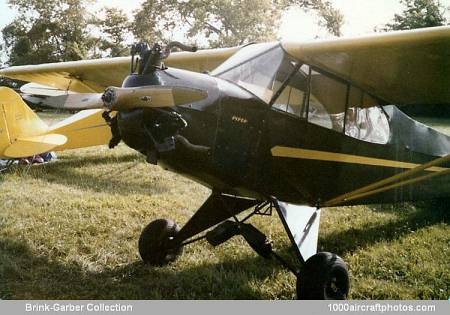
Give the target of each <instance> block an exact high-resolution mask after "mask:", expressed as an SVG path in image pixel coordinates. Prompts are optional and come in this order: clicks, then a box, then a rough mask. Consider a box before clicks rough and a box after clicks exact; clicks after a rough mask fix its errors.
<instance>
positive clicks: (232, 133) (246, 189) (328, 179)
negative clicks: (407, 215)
mask: <svg viewBox="0 0 450 315" xmlns="http://www.w3.org/2000/svg"><path fill="white" fill-rule="evenodd" d="M310 76H311V72H310ZM309 84H311V83H309ZM144 85H168V86H189V87H192V88H198V89H202V90H205V91H207V93H208V97H207V98H206V99H204V100H202V101H199V102H196V103H192V104H187V105H183V106H177V107H174V108H171V109H167V111H168V112H170V111H175V112H177V113H178V114H179V115H180V116H181V117H182V118H183V119H184V121H185V122H186V123H187V126H186V127H183V128H179V129H177V130H175V129H176V128H175V129H174V128H172V127H173V126H172V127H171V128H168V129H167V130H166V129H165V127H164V124H167V120H170V119H168V118H167V117H166V118H164V117H165V113H164V110H162V111H157V112H155V110H154V109H145V110H144V109H135V110H132V111H129V112H120V113H119V114H118V125H119V129H120V133H121V137H122V139H123V141H124V142H125V143H126V144H128V145H129V146H130V147H132V148H134V149H136V150H138V151H139V152H141V153H143V154H146V155H147V154H149V153H148V152H149V148H151V150H155V142H156V143H157V144H156V151H157V161H158V164H159V165H161V166H163V167H164V168H166V169H169V170H172V171H175V172H177V173H180V174H183V175H185V176H188V177H190V178H192V179H194V180H196V181H197V182H200V183H202V184H204V185H206V186H208V187H210V188H211V189H214V190H217V191H220V192H223V193H228V194H233V195H239V196H244V197H250V198H256V199H260V200H262V199H266V198H268V197H269V196H275V197H277V198H278V199H279V200H283V201H287V202H291V203H296V204H307V205H318V204H320V203H322V202H324V201H327V200H330V199H332V198H334V197H336V196H339V195H342V194H344V193H347V192H350V191H353V190H355V189H358V188H361V187H364V186H367V185H370V184H372V183H374V182H378V181H380V180H382V179H385V178H388V177H390V176H393V175H396V174H399V173H401V172H403V171H405V170H408V169H412V168H414V167H416V166H418V165H420V164H423V163H425V162H428V161H431V160H433V159H435V158H437V157H439V156H443V155H446V154H448V153H450V152H449V151H450V150H449V148H450V140H449V138H448V137H446V136H444V135H441V134H439V133H437V132H436V131H434V130H432V129H430V128H428V127H426V126H423V125H421V124H419V123H417V122H415V121H413V120H411V119H410V118H408V117H407V116H405V115H404V114H403V113H402V112H400V111H399V110H398V109H397V108H396V107H395V106H387V107H384V110H379V111H370V112H369V113H368V114H367V115H368V116H367V117H369V115H371V117H370V119H372V120H373V121H375V122H376V124H374V126H372V127H373V128H372V129H373V130H372V136H371V137H372V138H370V137H369V136H368V135H369V133H368V132H367V131H364V132H366V134H365V137H366V138H367V139H368V140H367V139H363V138H362V136H361V130H358V136H355V134H354V131H352V130H351V129H350V128H348V126H349V118H347V116H345V118H344V129H343V131H342V132H338V131H336V126H339V124H338V123H336V121H337V122H339V121H338V119H340V118H339V117H340V116H339V114H335V113H333V114H330V117H331V118H332V120H333V119H335V120H333V121H331V120H330V122H326V123H323V121H320V122H319V123H314V121H313V120H312V117H314V116H313V114H312V113H313V112H312V111H311V109H310V113H309V117H308V114H306V117H302V115H298V114H296V113H295V106H294V105H293V106H292V107H289V110H288V105H286V109H285V110H283V109H282V108H281V107H280V106H278V105H277V103H276V102H275V103H274V102H272V103H270V102H269V103H268V102H267V99H264V97H261V95H256V94H255V93H253V92H254V91H252V86H251V85H249V84H247V85H242V84H235V82H233V81H232V80H228V79H226V78H222V77H220V75H214V76H211V75H209V74H200V73H194V72H189V71H184V70H179V69H166V70H157V71H155V72H153V73H152V74H150V75H130V76H129V77H128V78H127V79H126V80H125V81H124V83H123V86H124V87H134V86H144ZM297 88H298V89H299V90H301V84H298V87H297ZM313 91H314V90H313V88H309V89H308V93H312V92H313ZM292 93H294V92H291V91H290V92H289V94H290V95H291V94H292ZM280 95H281V94H280ZM280 95H278V99H279V98H280V97H281V96H280ZM274 97H276V95H275V96H274ZM289 97H290V96H289ZM310 97H311V98H312V95H311V96H310ZM317 99H319V100H320V101H321V102H322V103H323V104H325V105H327V103H326V102H327V101H326V100H324V99H320V97H317ZM280 102H281V101H280ZM310 102H311V101H310ZM304 103H305V101H303V104H304ZM347 103H348V96H347ZM325 107H326V106H325ZM328 108H329V107H328ZM346 115H349V114H348V112H347V114H346ZM377 115H378V116H377ZM342 117H344V116H342ZM345 119H347V128H346V126H345ZM382 119H384V120H382ZM341 120H342V119H341ZM373 121H372V122H371V121H367V122H362V123H361V122H358V124H359V125H357V126H358V128H360V129H362V128H366V129H367V124H369V123H373ZM383 121H385V122H384V124H383ZM327 124H328V125H327ZM355 126H356V123H355ZM361 126H364V127H361ZM165 130H166V131H165ZM344 130H345V131H344ZM380 130H382V131H383V132H384V134H380V133H382V132H381V131H380ZM155 139H156V140H155ZM380 139H381V140H380ZM380 142H384V143H380ZM446 167H450V164H448V165H440V166H439V167H436V168H432V169H430V170H427V171H425V172H424V174H427V173H430V172H435V171H440V170H443V169H445V168H446ZM447 187H448V179H447V177H446V176H440V177H436V178H435V179H433V180H426V181H421V182H419V183H416V184H413V185H399V186H397V187H395V188H393V189H390V190H387V191H384V192H382V193H379V194H374V195H370V196H368V197H365V198H359V199H357V200H352V201H349V202H344V203H343V204H364V203H374V202H376V203H381V202H397V201H406V200H420V199H427V198H440V197H444V196H445V195H448V193H449V190H450V189H449V188H447Z"/></svg>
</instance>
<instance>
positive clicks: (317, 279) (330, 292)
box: [297, 252, 350, 300]
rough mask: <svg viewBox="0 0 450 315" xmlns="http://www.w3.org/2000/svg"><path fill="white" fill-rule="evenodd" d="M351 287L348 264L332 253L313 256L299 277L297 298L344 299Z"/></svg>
mask: <svg viewBox="0 0 450 315" xmlns="http://www.w3.org/2000/svg"><path fill="white" fill-rule="evenodd" d="M349 289H350V279H349V275H348V269H347V266H346V264H345V263H344V261H343V260H342V258H341V257H339V256H337V255H336V254H332V253H327V252H322V253H317V254H315V255H314V256H311V257H310V258H309V259H308V260H307V261H306V263H305V265H304V266H303V268H302V270H301V272H300V275H299V277H297V298H298V299H301V300H344V299H345V298H346V297H347V295H348V292H349Z"/></svg>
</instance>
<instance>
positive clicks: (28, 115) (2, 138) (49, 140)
mask: <svg viewBox="0 0 450 315" xmlns="http://www.w3.org/2000/svg"><path fill="white" fill-rule="evenodd" d="M47 131H48V126H47V124H46V123H44V122H43V121H42V120H41V119H40V118H39V117H38V116H37V115H36V114H35V113H34V112H33V111H32V110H31V109H30V108H29V107H28V106H27V104H25V102H24V101H23V100H22V98H21V97H20V95H19V94H17V93H16V92H14V90H12V89H10V88H6V87H0V158H1V157H6V158H17V157H27V156H30V155H35V154H39V153H43V152H46V151H48V150H49V149H51V148H53V147H55V146H56V145H61V144H63V143H65V142H66V140H67V139H65V137H64V139H63V138H61V137H55V135H48V134H46V133H47Z"/></svg>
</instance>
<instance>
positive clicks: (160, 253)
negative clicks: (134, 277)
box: [139, 219, 182, 266]
mask: <svg viewBox="0 0 450 315" xmlns="http://www.w3.org/2000/svg"><path fill="white" fill-rule="evenodd" d="M179 231H180V228H179V227H178V225H176V224H175V222H173V221H172V220H166V219H158V220H155V221H152V222H150V223H149V224H148V225H147V226H146V227H145V228H144V229H143V230H142V233H141V236H140V237H139V254H140V255H141V258H142V260H143V261H144V263H146V264H149V265H152V266H164V265H166V264H168V263H170V262H172V261H174V260H175V259H176V258H177V257H178V256H179V255H180V254H181V252H182V247H181V246H175V247H174V246H173V244H170V240H171V239H173V238H174V237H175V236H176V235H177V234H178V232H179Z"/></svg>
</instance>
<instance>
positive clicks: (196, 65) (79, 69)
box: [0, 47, 240, 93]
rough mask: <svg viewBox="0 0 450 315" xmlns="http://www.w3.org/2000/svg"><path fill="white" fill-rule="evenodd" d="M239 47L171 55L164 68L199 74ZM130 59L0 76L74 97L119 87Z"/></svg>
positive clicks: (27, 69) (75, 63) (30, 68)
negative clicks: (58, 90) (71, 93)
mask: <svg viewBox="0 0 450 315" xmlns="http://www.w3.org/2000/svg"><path fill="white" fill-rule="evenodd" d="M239 49H240V47H233V48H222V49H206V50H199V51H197V52H195V53H191V52H178V53H172V54H171V55H170V56H169V58H168V59H167V60H166V61H165V63H166V65H168V66H171V67H175V68H180V69H186V70H191V71H197V72H203V71H210V70H212V69H214V68H216V67H217V66H218V65H220V64H221V63H222V62H224V61H225V60H226V59H228V58H229V57H230V56H231V55H233V54H234V53H235V52H236V51H238V50H239ZM130 61H131V58H130V57H118V58H106V59H96V60H82V61H72V62H61V63H49V64H42V65H33V66H17V67H11V68H7V69H3V70H0V75H2V76H5V77H8V78H12V79H17V80H22V81H26V82H34V83H39V84H43V85H46V86H51V87H54V88H57V89H60V90H69V91H73V92H78V93H98V92H103V90H104V89H105V88H106V87H108V86H122V81H123V80H124V78H125V77H126V76H127V75H128V74H129V72H130Z"/></svg>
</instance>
